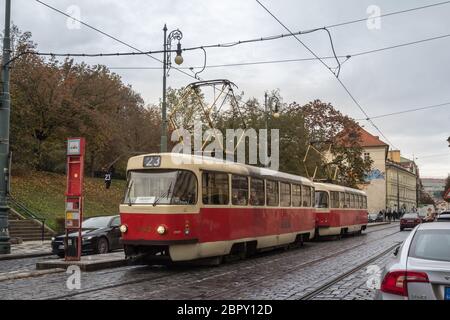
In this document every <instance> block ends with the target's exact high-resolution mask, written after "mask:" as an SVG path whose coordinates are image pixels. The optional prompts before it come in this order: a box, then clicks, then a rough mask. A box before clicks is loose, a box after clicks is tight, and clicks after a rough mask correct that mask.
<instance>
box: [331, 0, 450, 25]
mask: <svg viewBox="0 0 450 320" xmlns="http://www.w3.org/2000/svg"><path fill="white" fill-rule="evenodd" d="M446 4H450V1H442V2H436V3H431V4H428V5H424V6H420V7H414V8H410V9H404V10H399V11H393V12H388V13H383V14H380V15H378V16H371V17H369V18H368V17H365V18H361V19H355V20H350V21H346V22H341V23H336V24H331V25H328V26H326V28H328V29H332V28H336V27H341V26H346V25H349V24H354V23H358V22H364V21H367V20H373V19H377V18H383V17H389V16H393V15H397V14H403V13H408V12H413V11H417V10H423V9H428V8H432V7H437V6H442V5H446Z"/></svg>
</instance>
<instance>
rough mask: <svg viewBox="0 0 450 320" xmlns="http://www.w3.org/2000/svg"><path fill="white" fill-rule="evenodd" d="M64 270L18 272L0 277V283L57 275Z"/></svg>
mask: <svg viewBox="0 0 450 320" xmlns="http://www.w3.org/2000/svg"><path fill="white" fill-rule="evenodd" d="M65 271H66V270H65V269H62V268H53V269H48V270H38V271H30V272H18V273H10V274H6V275H0V282H2V281H8V280H17V279H25V278H32V277H39V276H43V275H46V274H51V273H59V272H65Z"/></svg>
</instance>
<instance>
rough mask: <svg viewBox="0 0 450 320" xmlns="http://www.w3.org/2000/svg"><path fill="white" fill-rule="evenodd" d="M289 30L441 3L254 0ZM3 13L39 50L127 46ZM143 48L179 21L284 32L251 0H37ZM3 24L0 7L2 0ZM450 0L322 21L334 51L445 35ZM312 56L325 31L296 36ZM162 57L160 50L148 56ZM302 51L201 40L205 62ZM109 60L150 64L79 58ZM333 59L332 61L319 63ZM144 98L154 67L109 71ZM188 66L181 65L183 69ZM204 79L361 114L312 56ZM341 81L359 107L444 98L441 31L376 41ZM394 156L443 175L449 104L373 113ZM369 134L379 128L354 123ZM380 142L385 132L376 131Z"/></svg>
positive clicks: (324, 45) (27, 15)
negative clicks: (370, 21)
mask: <svg viewBox="0 0 450 320" xmlns="http://www.w3.org/2000/svg"><path fill="white" fill-rule="evenodd" d="M261 1H262V3H263V4H264V5H266V6H267V7H268V8H269V9H270V10H271V11H272V12H273V13H274V14H275V15H276V16H277V17H278V18H279V19H280V20H281V21H282V22H283V23H284V24H285V25H286V26H288V27H289V28H290V29H291V30H293V31H300V30H306V29H310V28H315V27H322V26H325V25H332V24H335V23H340V22H345V21H349V20H354V19H358V18H364V17H368V13H367V9H368V7H369V6H371V5H376V6H378V7H379V8H380V10H381V14H383V13H388V12H392V11H398V10H403V9H409V8H413V7H418V6H423V5H427V4H432V3H435V2H439V0H430V1H428V0H420V1H419V0H407V1H406V0H402V1H392V0H390V1H389V0H380V1H373V0H341V1H333V0H315V1H312V0H310V1H300V0H278V1H269V0H261ZM12 2H13V3H12V6H13V7H12V20H13V22H14V23H15V24H16V25H18V26H19V28H20V29H21V30H22V31H31V32H32V34H33V40H34V41H35V42H37V44H38V49H39V50H40V51H47V52H49V51H50V52H64V53H65V52H80V53H81V52H83V53H97V52H125V51H130V49H129V48H127V47H126V46H124V45H123V44H120V43H118V42H116V41H114V40H112V39H109V38H107V37H105V36H104V35H102V34H100V33H98V32H95V31H93V30H91V29H89V28H87V27H84V26H81V27H80V28H76V26H75V28H74V24H73V23H72V22H71V21H68V19H67V18H66V17H64V16H63V15H61V14H59V13H56V12H54V11H52V10H50V9H49V8H47V7H45V6H43V5H41V4H39V3H38V2H36V1H34V0H13V1H12ZM43 2H45V3H48V4H50V5H51V6H54V7H56V8H58V9H60V10H61V11H64V12H67V13H69V14H75V15H76V14H78V12H77V11H79V13H80V19H81V20H83V21H85V22H87V23H89V24H91V25H93V26H95V27H97V28H98V29H101V30H102V31H105V32H107V33H109V34H111V35H113V36H115V37H117V38H119V39H121V40H122V41H125V42H127V43H129V44H131V45H133V46H135V47H137V48H139V49H141V50H145V51H147V50H160V49H162V42H163V34H162V28H163V25H164V23H167V26H168V28H169V31H171V30H173V29H177V28H179V29H180V30H181V31H182V32H183V35H184V36H183V40H182V45H183V47H190V46H197V45H206V44H214V43H223V42H230V41H236V40H245V39H251V38H257V37H263V36H270V35H277V34H281V33H286V30H285V29H283V27H282V26H281V25H280V24H278V23H277V21H276V20H274V18H272V17H271V16H270V15H269V14H268V13H267V12H266V11H264V9H262V8H261V7H260V6H259V5H258V3H257V2H256V1H255V0H228V1H223V0H222V1H218V0H210V1H206V0H165V1H156V0H153V1H152V0H150V1H148V0H147V1H144V0H128V1H113V0H97V1H88V0H81V1H66V0H43ZM1 5H2V6H3V5H4V1H2V2H1ZM0 13H1V17H2V26H3V17H4V8H3V7H2V8H1V12H0ZM449 17H450V4H446V5H442V6H438V7H432V8H427V9H423V10H418V11H413V12H408V13H404V14H400V15H393V16H388V17H384V18H382V19H381V21H380V23H381V25H380V28H379V29H377V28H372V29H370V28H368V26H367V24H366V22H360V23H355V24H350V25H346V26H341V27H336V28H332V29H331V30H330V31H331V33H332V37H333V41H334V44H335V48H336V53H337V54H338V55H348V54H353V53H356V52H361V51H365V50H372V49H378V48H382V47H386V46H391V45H397V44H401V43H405V42H411V41H416V40H421V39H425V38H430V37H435V36H440V35H445V34H450V19H449ZM301 39H302V41H304V42H305V43H306V44H307V45H308V46H309V47H310V48H311V49H312V50H314V51H315V52H316V53H317V54H318V55H319V56H329V55H331V50H330V43H329V40H328V37H327V35H326V34H325V33H323V32H316V33H313V34H309V35H304V36H301ZM155 56H156V57H158V58H160V59H162V55H159V56H158V55H155ZM183 56H184V63H183V66H184V67H191V66H199V65H200V66H201V65H202V64H203V53H202V52H201V51H192V52H186V53H184V55H183ZM309 57H311V54H310V53H309V52H308V51H307V50H306V49H304V48H303V47H302V46H301V45H300V44H299V43H298V42H297V41H296V40H295V39H294V38H292V37H289V38H285V39H282V40H274V41H266V42H259V43H252V44H245V45H240V46H235V47H232V48H220V49H215V48H213V49H208V50H207V60H208V61H207V64H208V65H217V64H228V63H239V62H254V61H265V60H280V59H295V58H309ZM85 61H86V62H87V63H92V64H94V63H103V64H105V65H107V66H109V67H111V68H113V67H160V66H161V64H159V63H158V62H157V61H154V60H152V59H150V58H149V57H146V56H140V57H112V58H101V59H97V58H95V59H94V58H92V59H85ZM327 62H328V63H330V65H332V62H331V61H327ZM114 72H117V73H118V74H120V75H121V76H122V78H123V81H124V82H125V83H128V84H130V85H132V86H133V88H134V89H135V90H136V91H137V92H139V93H140V94H141V95H142V96H143V97H144V99H145V102H146V103H148V104H156V103H158V101H159V99H160V98H161V91H162V70H159V69H156V70H123V69H115V70H114ZM187 72H190V71H189V70H187ZM200 76H201V77H202V78H203V79H216V78H221V79H222V78H225V79H229V80H231V81H233V82H234V83H236V85H237V86H238V87H239V91H243V92H244V93H245V97H246V98H251V97H256V98H258V99H260V100H261V101H262V99H263V96H264V92H265V91H266V90H272V89H279V90H280V93H281V95H282V96H283V101H284V102H292V101H296V102H298V103H301V104H303V103H307V102H308V101H311V100H313V99H321V100H322V101H326V102H331V103H332V104H333V105H334V106H335V107H336V108H337V109H339V110H340V111H342V112H343V113H345V114H348V115H349V116H351V117H353V118H355V119H361V118H364V115H363V114H362V112H361V111H360V110H359V109H358V107H357V106H356V105H355V103H354V102H353V101H352V100H351V99H350V97H349V96H348V95H347V93H346V92H345V90H344V89H343V88H342V87H341V86H340V85H339V82H338V81H337V79H336V78H335V77H334V76H333V75H332V74H331V73H330V72H329V71H328V70H327V69H326V68H325V67H324V66H323V65H322V64H321V63H320V62H319V61H317V60H316V61H306V62H304V61H303V62H289V63H280V64H263V65H253V66H239V67H222V68H210V69H206V70H205V71H204V72H203V73H201V75H200ZM340 79H341V80H342V81H343V82H344V83H345V84H346V86H347V87H348V88H349V90H350V92H351V93H352V94H353V95H354V96H355V98H356V99H357V100H358V101H359V102H360V104H361V105H362V107H363V108H364V109H365V110H366V112H367V113H368V114H369V116H377V115H381V114H385V113H391V112H395V111H402V110H405V109H412V108H417V107H424V106H429V105H435V104H441V103H446V102H450V90H449V88H450V37H448V38H443V39H439V40H435V41H431V42H426V43H421V44H418V45H415V46H408V47H403V48H397V49H393V50H388V51H382V52H378V53H373V54H369V55H364V56H360V57H353V58H351V59H350V60H349V61H347V62H346V63H345V64H344V65H343V67H342V69H341V74H340ZM192 81H193V79H192V78H190V77H188V76H186V75H183V74H181V73H178V72H176V70H172V71H171V72H170V77H169V78H168V85H169V86H171V87H175V88H177V87H181V86H185V85H187V84H188V83H190V82H192ZM374 121H375V123H376V125H377V126H378V127H379V128H380V130H381V131H382V132H383V133H384V134H385V135H386V136H387V137H388V139H389V141H391V142H392V144H393V145H395V146H396V147H398V148H399V149H400V150H401V152H402V155H403V156H405V157H408V158H412V157H413V155H414V156H415V157H417V158H418V159H417V163H418V164H419V166H420V170H421V175H422V176H433V177H439V176H441V177H445V176H447V174H448V173H450V148H449V147H448V144H447V142H446V139H447V138H448V137H449V136H450V107H449V106H448V105H447V106H444V107H440V108H436V109H431V110H425V111H418V112H413V113H408V114H402V115H396V116H391V117H386V118H380V119H376V120H374ZM360 123H361V124H362V125H364V127H365V129H367V130H368V131H369V132H371V133H373V134H374V135H379V133H378V132H377V131H376V129H374V128H373V127H372V126H371V125H370V124H369V123H367V122H366V121H361V122H360ZM381 139H382V140H383V138H382V137H381Z"/></svg>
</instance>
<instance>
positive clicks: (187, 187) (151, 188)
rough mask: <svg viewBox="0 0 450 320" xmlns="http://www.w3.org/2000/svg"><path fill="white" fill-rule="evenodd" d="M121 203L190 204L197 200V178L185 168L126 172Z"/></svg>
mask: <svg viewBox="0 0 450 320" xmlns="http://www.w3.org/2000/svg"><path fill="white" fill-rule="evenodd" d="M127 189H128V190H127V192H126V194H125V199H124V201H123V203H127V204H130V205H131V204H155V205H156V204H158V205H160V204H164V205H191V204H195V203H196V202H197V178H196V177H195V175H194V173H192V172H190V171H186V170H172V169H168V170H165V169H164V170H163V169H152V170H136V171H130V172H129V174H128V188H127Z"/></svg>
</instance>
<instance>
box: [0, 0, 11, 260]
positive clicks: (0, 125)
mask: <svg viewBox="0 0 450 320" xmlns="http://www.w3.org/2000/svg"><path fill="white" fill-rule="evenodd" d="M10 37H11V0H5V35H4V38H3V58H2V96H1V102H0V254H7V253H10V252H11V243H10V242H9V230H8V224H9V222H8V212H9V207H8V202H7V196H8V186H9V170H10V168H9V109H10V95H9V60H10V59H11V38H10Z"/></svg>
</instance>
